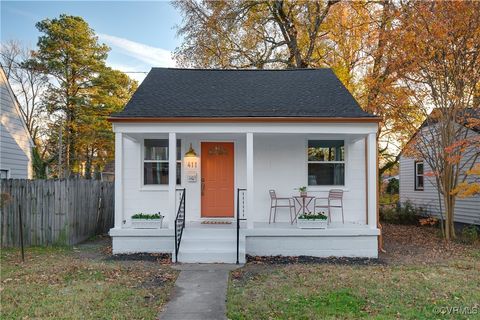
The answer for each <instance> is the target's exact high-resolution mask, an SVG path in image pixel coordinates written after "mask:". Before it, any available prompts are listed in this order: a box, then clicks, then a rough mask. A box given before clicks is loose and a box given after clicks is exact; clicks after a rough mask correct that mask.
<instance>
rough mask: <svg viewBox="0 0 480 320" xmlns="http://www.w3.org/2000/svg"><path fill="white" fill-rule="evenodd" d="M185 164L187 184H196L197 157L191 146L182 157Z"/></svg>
mask: <svg viewBox="0 0 480 320" xmlns="http://www.w3.org/2000/svg"><path fill="white" fill-rule="evenodd" d="M183 161H184V163H185V165H184V166H185V176H186V179H187V181H188V182H197V175H198V174H197V172H198V157H197V153H196V152H195V150H193V147H192V144H191V143H190V148H189V149H188V151H187V152H186V153H185V156H184V157H183Z"/></svg>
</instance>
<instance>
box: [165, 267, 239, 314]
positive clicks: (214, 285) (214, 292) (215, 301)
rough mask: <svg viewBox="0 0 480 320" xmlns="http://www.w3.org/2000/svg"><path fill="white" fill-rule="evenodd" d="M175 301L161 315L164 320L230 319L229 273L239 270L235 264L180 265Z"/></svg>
mask: <svg viewBox="0 0 480 320" xmlns="http://www.w3.org/2000/svg"><path fill="white" fill-rule="evenodd" d="M174 268H175V269H177V270H180V274H179V275H178V278H177V281H176V282H175V289H174V292H173V296H172V299H171V300H170V301H169V302H168V303H167V306H166V307H165V309H164V310H163V311H162V312H161V313H160V314H159V319H161V320H169V319H175V320H189V319H192V320H193V319H195V320H203V319H208V320H216V319H227V317H226V315H225V313H226V306H225V301H226V294H227V282H228V273H229V272H230V270H234V269H236V268H238V266H237V265H231V264H180V265H176V266H174Z"/></svg>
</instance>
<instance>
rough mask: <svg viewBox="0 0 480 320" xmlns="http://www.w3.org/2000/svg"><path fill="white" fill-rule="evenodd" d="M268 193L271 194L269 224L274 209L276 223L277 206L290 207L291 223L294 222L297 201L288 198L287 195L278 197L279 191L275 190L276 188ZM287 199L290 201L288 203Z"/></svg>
mask: <svg viewBox="0 0 480 320" xmlns="http://www.w3.org/2000/svg"><path fill="white" fill-rule="evenodd" d="M268 193H269V194H270V216H269V218H268V224H270V223H271V222H272V211H273V223H275V218H276V216H277V208H289V210H290V223H292V221H293V220H292V219H293V216H294V215H295V203H294V201H293V199H292V198H287V197H277V193H276V192H275V190H269V191H268ZM287 201H288V204H287V203H286V202H287ZM279 202H280V203H279ZM282 202H283V203H282ZM292 214H293V215H292Z"/></svg>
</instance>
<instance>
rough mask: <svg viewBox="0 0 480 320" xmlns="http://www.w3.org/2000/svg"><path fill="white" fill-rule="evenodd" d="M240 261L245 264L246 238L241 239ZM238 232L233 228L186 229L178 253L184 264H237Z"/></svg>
mask: <svg viewBox="0 0 480 320" xmlns="http://www.w3.org/2000/svg"><path fill="white" fill-rule="evenodd" d="M239 240H240V242H239V253H240V254H239V260H240V262H242V263H244V262H245V236H244V235H240V238H239ZM236 250H237V232H236V229H233V228H215V227H213V228H185V229H184V230H183V235H182V242H181V243H180V251H179V253H178V262H183V263H235V262H236V259H237V251H236Z"/></svg>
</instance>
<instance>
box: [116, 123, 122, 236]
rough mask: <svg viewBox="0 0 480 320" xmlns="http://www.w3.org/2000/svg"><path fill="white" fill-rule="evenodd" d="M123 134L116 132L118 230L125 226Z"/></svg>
mask: <svg viewBox="0 0 480 320" xmlns="http://www.w3.org/2000/svg"><path fill="white" fill-rule="evenodd" d="M122 163H123V134H122V133H121V132H115V222H114V227H115V228H116V229H120V228H122V225H123V164H122Z"/></svg>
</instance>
